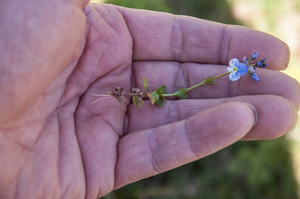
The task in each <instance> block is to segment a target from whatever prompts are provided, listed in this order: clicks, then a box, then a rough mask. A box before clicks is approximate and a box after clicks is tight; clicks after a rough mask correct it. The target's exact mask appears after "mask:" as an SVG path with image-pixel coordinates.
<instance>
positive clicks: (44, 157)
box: [0, 1, 300, 198]
mask: <svg viewBox="0 0 300 199" xmlns="http://www.w3.org/2000/svg"><path fill="white" fill-rule="evenodd" d="M22 2H24V7H22V8H23V9H20V8H19V9H18V10H21V11H22V12H23V13H24V15H21V14H22V12H20V11H19V12H8V11H7V13H6V12H0V13H4V14H3V16H6V18H8V19H10V20H12V19H14V20H13V23H12V22H11V21H4V20H3V21H1V22H0V25H1V27H3V26H4V25H6V26H4V27H9V28H3V30H6V31H2V32H1V33H0V39H1V40H2V41H1V43H5V44H6V45H3V46H2V47H0V52H1V59H0V67H1V68H0V72H1V80H2V81H1V84H0V89H1V96H0V110H1V115H0V125H1V126H0V131H1V132H0V136H1V137H0V149H1V150H0V157H1V164H0V167H1V168H0V176H1V179H0V198H19V197H22V198H84V197H85V198H96V197H100V196H103V195H105V194H107V193H109V192H110V191H111V190H113V189H116V188H119V187H121V186H124V185H126V184H128V183H131V182H134V181H137V180H140V179H143V178H146V177H149V176H152V175H155V174H157V173H160V172H164V171H166V170H169V169H172V168H175V167H178V166H180V165H182V164H185V163H188V162H191V161H194V160H197V159H199V158H202V157H204V156H207V155H209V154H211V153H214V152H216V151H218V150H220V149H222V148H224V147H226V146H228V145H230V144H232V143H234V142H236V141H238V140H240V139H244V140H255V139H272V138H276V137H278V136H281V135H283V134H284V133H286V132H287V131H289V130H290V129H291V127H292V126H293V122H294V119H295V109H294V107H293V105H292V104H291V102H292V103H294V104H295V105H296V106H297V107H298V106H299V100H300V97H299V87H298V83H297V82H296V81H295V80H293V79H291V78H290V77H288V76H287V75H285V74H283V73H279V72H278V70H280V69H283V68H284V67H285V66H286V65H287V61H288V59H289V52H288V49H287V47H286V46H285V44H284V43H282V42H281V41H279V40H277V39H276V38H274V37H272V36H270V35H267V34H264V33H261V32H257V31H253V30H250V29H247V28H243V27H238V26H225V25H222V24H218V23H213V22H208V21H203V20H199V19H195V18H189V17H175V16H173V15H170V14H163V13H156V12H149V11H138V10H131V9H125V8H121V7H116V6H112V5H105V4H103V5H101V4H90V5H87V6H86V7H85V9H84V12H85V14H86V26H85V30H84V23H85V16H84V15H83V13H81V9H80V8H81V7H83V6H84V3H83V4H80V2H73V3H72V4H71V3H70V2H69V1H68V3H66V2H63V3H62V2H55V1H51V3H49V2H46V3H45V2H43V3H41V5H40V7H39V10H42V11H44V12H38V13H35V12H34V14H33V13H28V12H29V8H30V7H29V6H28V5H33V4H28V2H29V1H22ZM40 2H41V1H40ZM1 3H2V4H4V3H3V2H1ZM35 3H36V2H35ZM49 5H53V6H55V9H49ZM14 6H15V5H14ZM19 6H22V5H19ZM26 6H28V7H26ZM5 8H6V7H5V6H2V5H1V6H0V9H5ZM5 10H9V9H5ZM46 11H48V12H50V13H48V12H46ZM31 12H32V11H31ZM12 13H13V14H14V15H15V14H16V13H17V14H18V15H17V16H15V17H14V18H12V17H11V14H12ZM51 13H52V14H51ZM5 14H6V15H5ZM37 14H40V15H41V16H40V17H39V18H38V17H37ZM24 16H25V18H24V22H27V23H29V25H28V28H27V29H26V28H25V29H24V27H20V24H19V23H17V22H18V20H19V19H20V17H24ZM26 17H27V18H26ZM1 18H2V17H1ZM33 19H35V20H37V22H35V23H33V24H35V26H33V27H32V26H30V21H31V20H33ZM17 27H18V28H19V29H16V28H17ZM26 27H27V26H26ZM1 29H2V28H1ZM84 32H85V35H84V36H83V34H84ZM21 33H23V34H21ZM1 34H4V36H3V35H1ZM4 39H5V40H4ZM254 51H258V52H259V56H261V57H265V58H266V59H267V63H268V65H269V67H268V68H269V69H271V70H266V69H265V70H260V71H259V75H260V81H259V82H253V80H252V79H250V77H243V78H242V79H241V80H239V81H238V82H231V81H229V79H228V78H226V77H223V78H220V79H218V80H217V85H206V86H203V87H200V88H197V89H196V90H195V91H194V92H192V93H190V95H189V96H190V99H188V100H176V99H175V98H174V99H171V100H168V101H167V102H166V103H165V104H164V105H163V107H158V106H151V105H150V103H147V102H145V104H144V107H143V108H142V109H138V108H136V107H135V106H133V104H131V103H130V99H129V98H125V97H124V98H123V102H122V103H118V101H116V100H114V99H112V100H111V99H104V100H101V101H100V102H98V103H96V104H93V105H91V102H92V101H94V100H95V98H94V97H93V96H91V94H92V93H102V94H104V93H107V91H108V90H113V89H114V88H115V87H118V86H123V87H124V89H125V90H130V89H131V87H142V85H141V82H140V78H141V76H145V77H146V78H147V80H148V83H149V85H150V88H152V89H153V88H156V87H157V86H160V85H163V84H164V85H166V86H167V92H174V91H175V90H177V89H178V88H180V87H182V86H185V85H193V84H196V83H198V82H199V81H202V80H203V79H205V78H206V77H208V76H209V75H211V74H212V73H214V74H216V75H218V74H221V73H223V72H224V71H226V68H227V67H224V66H223V65H228V62H229V60H230V59H231V58H234V57H237V58H239V59H241V58H242V57H243V56H245V55H247V56H249V55H251V54H252V53H253V52H254ZM259 58H260V57H259ZM225 102H226V103H225ZM227 102H228V103H227ZM241 102H247V103H250V104H252V105H253V106H254V107H255V108H256V109H257V112H258V116H259V119H258V122H257V124H256V125H255V126H254V127H253V128H252V126H253V123H254V121H255V118H254V114H253V111H252V109H251V108H250V107H249V106H248V105H246V104H244V103H241Z"/></svg>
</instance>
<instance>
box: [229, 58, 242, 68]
mask: <svg viewBox="0 0 300 199" xmlns="http://www.w3.org/2000/svg"><path fill="white" fill-rule="evenodd" d="M239 63H240V61H239V60H238V59H237V58H233V59H231V60H230V61H229V66H231V67H237V66H238V65H239Z"/></svg>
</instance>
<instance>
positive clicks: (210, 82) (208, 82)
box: [204, 74, 216, 84]
mask: <svg viewBox="0 0 300 199" xmlns="http://www.w3.org/2000/svg"><path fill="white" fill-rule="evenodd" d="M213 75H214V74H212V75H211V76H209V77H208V78H206V80H204V83H205V84H216V82H213V81H212V80H213V78H211V77H212V76H213Z"/></svg>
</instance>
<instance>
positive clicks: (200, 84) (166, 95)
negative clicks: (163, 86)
mask: <svg viewBox="0 0 300 199" xmlns="http://www.w3.org/2000/svg"><path fill="white" fill-rule="evenodd" d="M229 74H230V72H227V73H224V74H221V75H218V76H216V77H213V78H209V81H208V82H211V81H213V80H215V79H218V78H220V77H223V76H226V75H229ZM208 82H206V81H205V80H204V81H203V82H201V83H199V84H196V85H195V86H192V87H190V88H187V89H186V91H190V90H192V89H194V88H197V87H199V86H202V85H204V84H208ZM176 94H178V93H176V92H175V93H171V94H163V96H164V97H171V96H176Z"/></svg>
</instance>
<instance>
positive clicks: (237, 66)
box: [227, 58, 248, 81]
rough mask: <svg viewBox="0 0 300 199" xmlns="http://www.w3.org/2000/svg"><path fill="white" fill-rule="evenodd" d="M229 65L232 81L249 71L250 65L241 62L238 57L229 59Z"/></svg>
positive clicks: (228, 69)
mask: <svg viewBox="0 0 300 199" xmlns="http://www.w3.org/2000/svg"><path fill="white" fill-rule="evenodd" d="M229 66H230V67H228V68H227V71H228V72H230V74H229V79H230V80H231V81H236V80H238V79H240V78H241V76H243V75H245V74H246V73H247V72H248V67H247V66H246V64H243V63H240V62H239V60H238V59H237V58H234V59H231V60H230V61H229Z"/></svg>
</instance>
